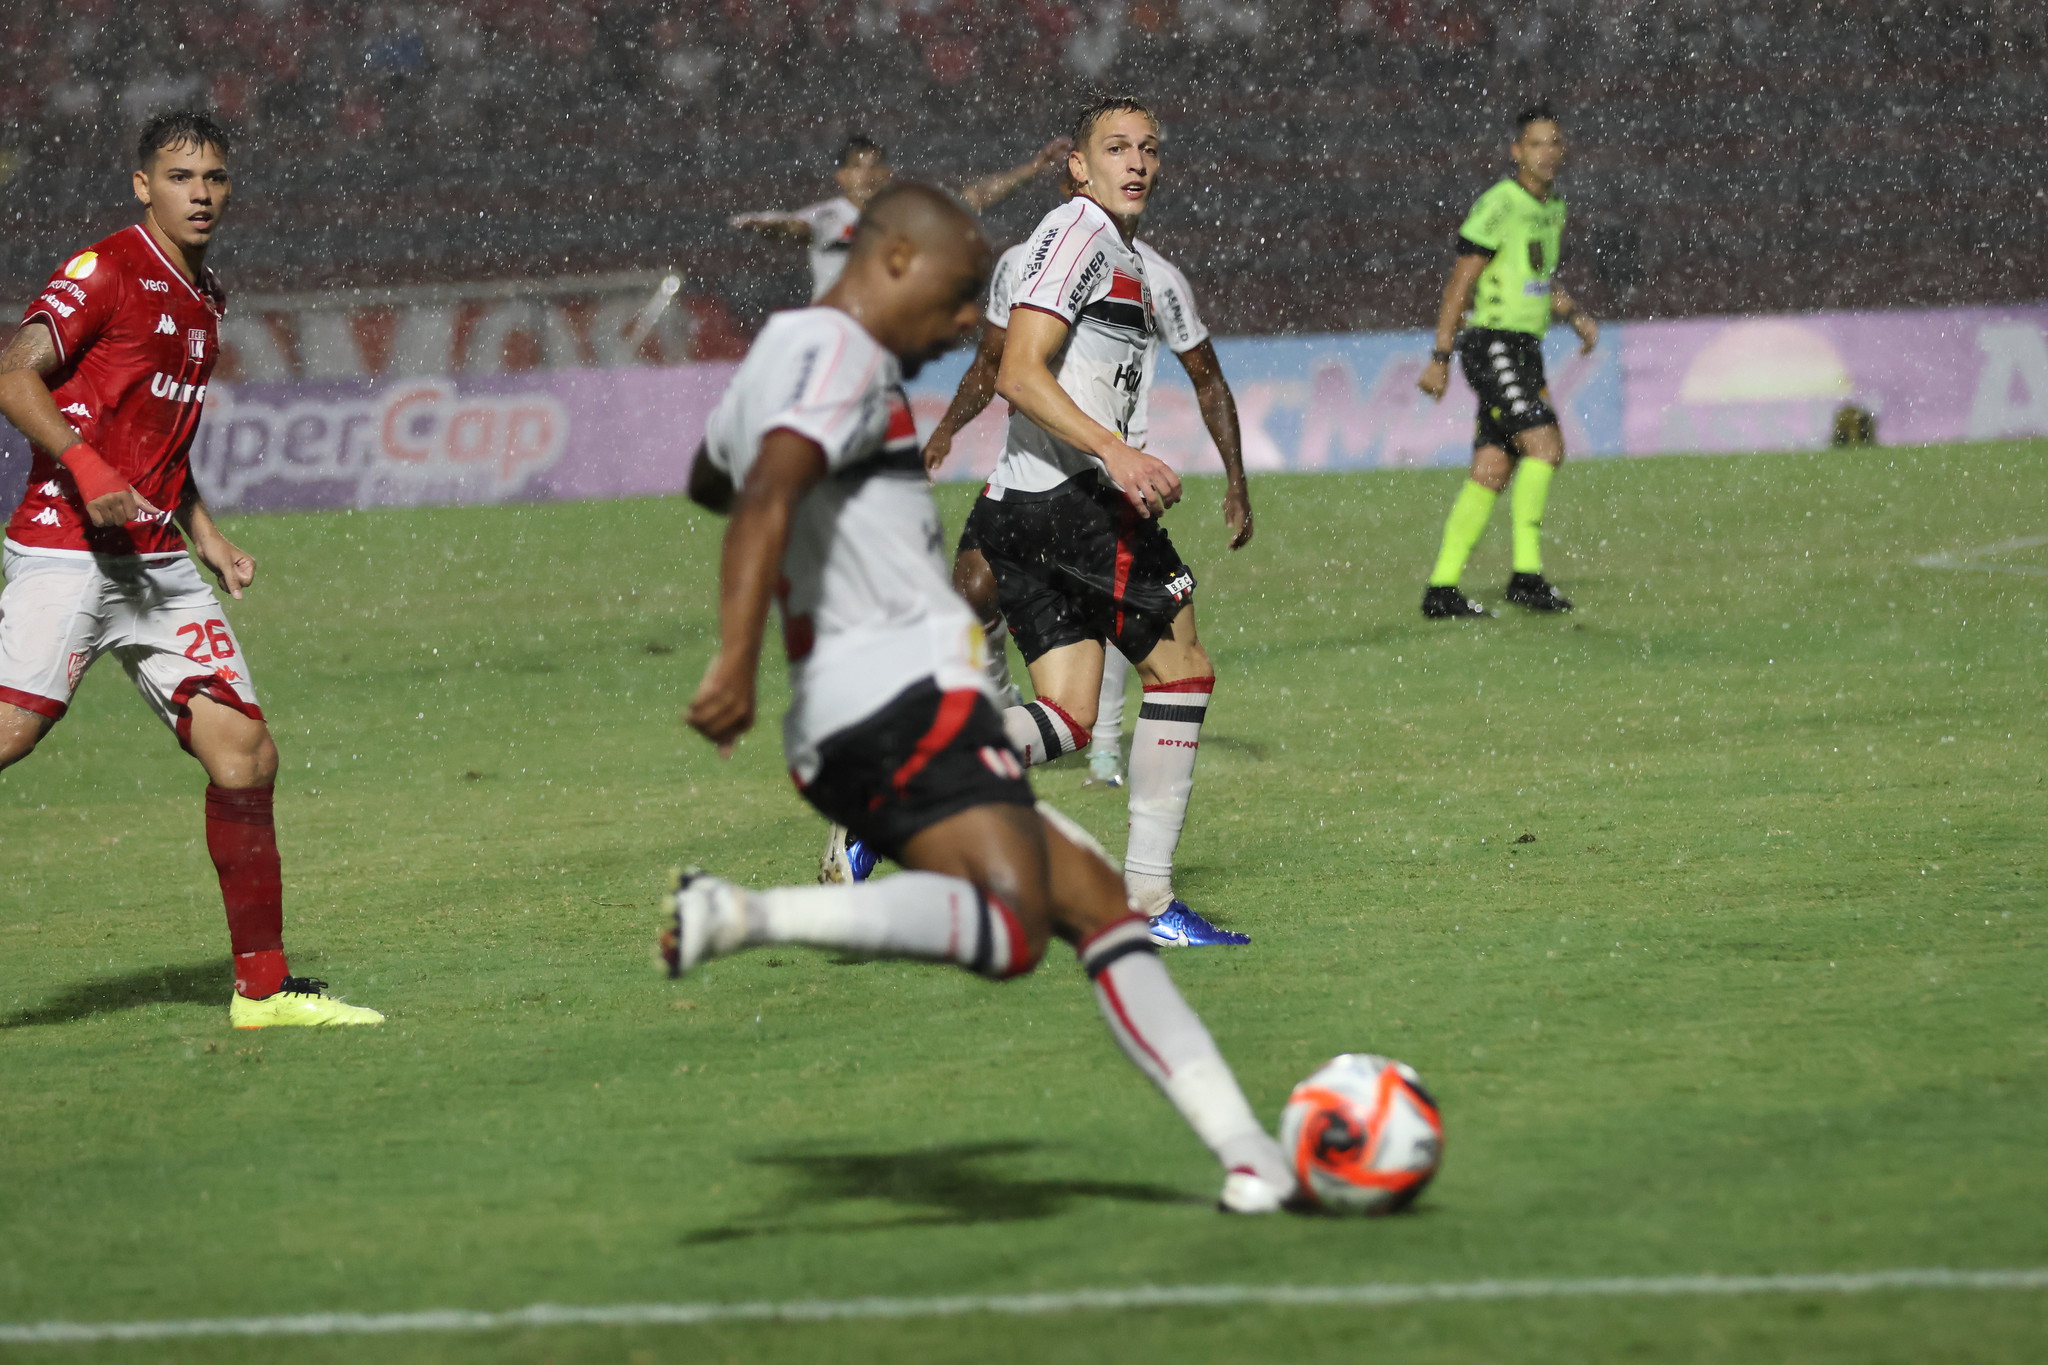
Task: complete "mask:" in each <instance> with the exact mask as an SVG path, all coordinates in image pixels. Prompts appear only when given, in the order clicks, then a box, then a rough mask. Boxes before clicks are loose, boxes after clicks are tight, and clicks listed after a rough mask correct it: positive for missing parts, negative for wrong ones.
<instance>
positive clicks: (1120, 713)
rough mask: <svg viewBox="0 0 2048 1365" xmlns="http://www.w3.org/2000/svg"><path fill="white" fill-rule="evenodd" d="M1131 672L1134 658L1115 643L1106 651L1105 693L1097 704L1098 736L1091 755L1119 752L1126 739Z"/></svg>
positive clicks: (1103, 666)
mask: <svg viewBox="0 0 2048 1365" xmlns="http://www.w3.org/2000/svg"><path fill="white" fill-rule="evenodd" d="M1130 675H1131V661H1130V660H1129V659H1126V658H1125V657H1124V656H1123V655H1122V654H1121V653H1120V652H1118V650H1117V648H1116V646H1115V645H1107V646H1105V647H1104V649H1103V651H1102V695H1101V696H1100V697H1099V698H1097V699H1096V703H1095V737H1094V738H1093V739H1091V740H1089V741H1088V752H1089V753H1091V754H1114V753H1118V752H1119V751H1120V750H1121V749H1122V747H1123V742H1124V679H1126V678H1128V677H1129V676H1130Z"/></svg>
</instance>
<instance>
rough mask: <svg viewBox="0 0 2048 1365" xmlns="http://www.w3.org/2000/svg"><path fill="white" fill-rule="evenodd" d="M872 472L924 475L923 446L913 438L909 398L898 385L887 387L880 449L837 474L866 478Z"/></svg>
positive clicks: (872, 473)
mask: <svg viewBox="0 0 2048 1365" xmlns="http://www.w3.org/2000/svg"><path fill="white" fill-rule="evenodd" d="M876 474H916V475H919V476H922V475H923V474H924V446H923V445H922V444H921V443H920V442H919V441H918V439H917V419H916V418H915V417H912V416H911V415H910V400H909V399H908V398H906V397H904V394H903V386H902V385H900V384H898V385H896V386H895V387H893V388H891V389H890V390H889V425H888V427H887V428H886V429H885V430H884V431H883V433H882V448H881V449H880V450H878V451H876V452H875V453H874V454H872V455H870V456H868V457H867V458H866V459H865V460H857V461H855V462H854V463H852V464H850V465H848V466H846V468H844V469H842V470H840V471H839V474H838V477H840V478H842V479H846V478H852V479H866V478H872V477H873V476H874V475H876Z"/></svg>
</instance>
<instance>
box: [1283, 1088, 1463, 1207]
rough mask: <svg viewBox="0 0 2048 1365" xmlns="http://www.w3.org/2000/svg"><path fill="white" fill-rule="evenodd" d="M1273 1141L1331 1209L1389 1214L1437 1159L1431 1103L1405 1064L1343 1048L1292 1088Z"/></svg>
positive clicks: (1425, 1180)
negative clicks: (1344, 1051) (1337, 1055)
mask: <svg viewBox="0 0 2048 1365" xmlns="http://www.w3.org/2000/svg"><path fill="white" fill-rule="evenodd" d="M1280 1146H1281V1148H1282V1149H1283V1150H1285V1151H1286V1153H1287V1158H1288V1161H1289V1162H1290V1163H1292V1165H1293V1166H1294V1173H1295V1175H1296V1176H1297V1177H1298V1178H1299V1179H1300V1181H1301V1188H1302V1190H1303V1192H1304V1193H1305V1194H1306V1195H1307V1196H1308V1198H1309V1199H1310V1200H1312V1201H1313V1202H1314V1203H1315V1204H1316V1205H1317V1206H1318V1207H1320V1208H1323V1209H1325V1210H1327V1211H1329V1212H1331V1213H1395V1212H1398V1211H1399V1210H1401V1209H1404V1208H1406V1207H1407V1206H1408V1205H1410V1204H1412V1203H1414V1202H1415V1197H1416V1196H1417V1195H1419V1194H1421V1193H1422V1190H1423V1187H1424V1186H1426V1185H1428V1184H1429V1182H1430V1179H1431V1177H1433V1176H1435V1175H1436V1170H1437V1165H1438V1163H1440V1162H1441V1161H1442V1160H1443V1151H1444V1125H1443V1118H1442V1116H1441V1115H1440V1114H1439V1113H1438V1112H1437V1106H1436V1101H1435V1100H1433V1099H1431V1098H1430V1095H1429V1092H1428V1091H1427V1090H1424V1089H1423V1088H1422V1080H1421V1078H1420V1077H1419V1076H1417V1075H1416V1074H1415V1071H1414V1069H1413V1068H1412V1067H1410V1066H1408V1065H1407V1064H1406V1063H1403V1062H1397V1061H1395V1060H1393V1059H1392V1058H1391V1057H1378V1056H1374V1055H1373V1054H1371V1053H1366V1052H1347V1053H1345V1054H1344V1055H1343V1056H1341V1057H1337V1058H1334V1059H1332V1060H1331V1061H1330V1062H1329V1063H1328V1064H1327V1065H1326V1066H1324V1067H1323V1068H1322V1069H1321V1070H1319V1071H1317V1072H1316V1073H1315V1075H1313V1076H1310V1077H1309V1078H1308V1079H1307V1080H1305V1081H1303V1082H1302V1083H1301V1084H1300V1085H1297V1086H1296V1087H1294V1093H1293V1094H1292V1095H1289V1096H1288V1097H1287V1107H1286V1108H1285V1109H1284V1110H1282V1111H1281V1113H1280Z"/></svg>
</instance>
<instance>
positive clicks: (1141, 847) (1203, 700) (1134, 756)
mask: <svg viewBox="0 0 2048 1365" xmlns="http://www.w3.org/2000/svg"><path fill="white" fill-rule="evenodd" d="M1215 686H1216V680H1215V679H1214V678H1185V679H1182V680H1181V681H1180V682H1170V683H1154V684H1152V685H1150V686H1148V687H1146V689H1145V699H1144V701H1143V702H1142V703H1141V704H1140V705H1139V707H1138V723H1137V724H1136V725H1135V726H1133V727H1132V730H1131V771H1130V776H1129V778H1128V779H1127V780H1128V781H1129V783H1130V787H1131V803H1130V804H1131V841H1130V845H1129V847H1128V848H1127V849H1126V850H1125V851H1124V874H1125V881H1126V883H1127V885H1128V886H1129V888H1130V892H1131V902H1132V904H1134V905H1136V906H1137V907H1138V908H1139V909H1140V910H1142V911H1144V912H1145V913H1146V914H1148V915H1156V914H1158V913H1159V912H1160V911H1161V910H1164V909H1165V908H1166V900H1167V899H1170V897H1171V894H1172V886H1173V880H1172V879H1173V851H1174V848H1175V847H1176V846H1177V845H1178V844H1179V843H1180V831H1181V826H1182V825H1184V824H1186V823H1187V818H1188V797H1189V795H1190V794H1191V793H1192V792H1193V791H1194V789H1195V755H1196V753H1197V752H1199V750H1200V747H1201V742H1202V721H1203V720H1204V718H1206V717H1207V715H1208V713H1209V696H1210V694H1211V692H1212V691H1213V690H1214V689H1215ZM1162 888H1163V889H1164V891H1165V893H1166V894H1165V895H1164V896H1162V895H1161V894H1160V892H1161V890H1162Z"/></svg>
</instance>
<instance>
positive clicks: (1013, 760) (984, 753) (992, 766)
mask: <svg viewBox="0 0 2048 1365" xmlns="http://www.w3.org/2000/svg"><path fill="white" fill-rule="evenodd" d="M981 762H982V765H983V766H984V767H986V768H987V769H988V770H989V771H990V772H992V773H994V774H995V775H996V776H997V777H1003V778H1008V779H1009V780H1010V781H1012V782H1015V781H1017V780H1018V779H1019V778H1021V777H1023V776H1024V765H1023V764H1022V763H1019V762H1018V761H1017V755H1015V754H1013V753H1011V752H1010V751H1009V750H1008V749H998V748H996V747H995V745H993V744H984V745H982V746H981Z"/></svg>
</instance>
